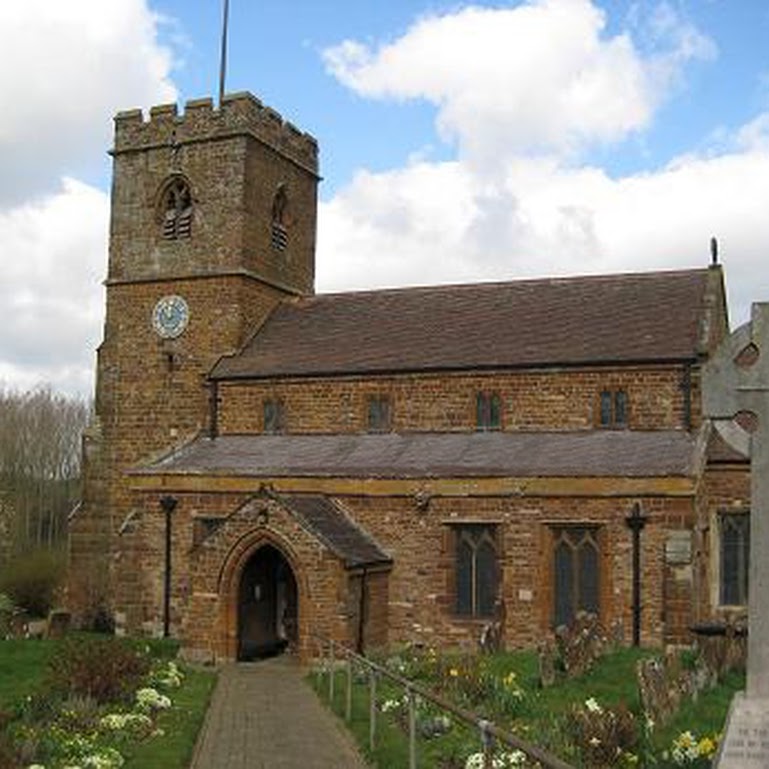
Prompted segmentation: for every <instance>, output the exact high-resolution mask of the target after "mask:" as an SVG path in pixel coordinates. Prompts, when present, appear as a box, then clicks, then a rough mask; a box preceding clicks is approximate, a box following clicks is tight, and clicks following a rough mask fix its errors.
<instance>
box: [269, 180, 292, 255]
mask: <svg viewBox="0 0 769 769" xmlns="http://www.w3.org/2000/svg"><path fill="white" fill-rule="evenodd" d="M287 208H288V195H287V193H286V185H285V184H279V185H278V189H277V191H276V192H275V197H274V198H273V200H272V228H271V236H270V242H271V243H272V247H273V248H274V249H275V250H276V251H285V250H286V249H287V248H288V227H287V219H288V216H287V213H286V210H287Z"/></svg>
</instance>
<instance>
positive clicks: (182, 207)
mask: <svg viewBox="0 0 769 769" xmlns="http://www.w3.org/2000/svg"><path fill="white" fill-rule="evenodd" d="M160 211H161V217H162V234H163V238H164V239H165V240H181V239H182V238H189V237H190V236H191V235H192V193H191V191H190V186H189V184H187V182H186V180H185V179H183V178H182V177H180V176H177V177H174V178H173V179H171V181H170V182H168V184H167V185H166V187H165V190H164V191H163V194H162V196H161V201H160Z"/></svg>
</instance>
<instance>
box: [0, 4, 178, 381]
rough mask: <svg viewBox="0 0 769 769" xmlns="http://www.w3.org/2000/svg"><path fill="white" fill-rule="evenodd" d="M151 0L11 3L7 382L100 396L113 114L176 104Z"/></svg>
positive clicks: (1, 77)
mask: <svg viewBox="0 0 769 769" xmlns="http://www.w3.org/2000/svg"><path fill="white" fill-rule="evenodd" d="M159 23H160V20H159V18H158V17H157V16H156V15H155V14H153V13H152V12H151V11H150V10H149V8H148V7H147V3H146V1H145V0H109V2H104V0H67V2H53V1H52V0H24V2H2V3H0V98H1V99H2V103H3V107H4V108H3V112H2V115H0V168H2V169H3V172H2V175H0V306H2V307H3V309H4V318H3V324H2V325H1V326H0V383H2V384H5V385H6V386H11V387H22V388H26V387H31V386H34V385H36V384H38V383H41V382H49V383H51V385H52V386H53V387H54V388H56V389H60V390H66V391H70V392H80V393H84V394H89V393H90V390H91V385H92V378H93V370H94V357H93V356H94V350H95V347H96V345H97V343H98V341H99V337H100V334H101V323H100V321H101V317H102V313H103V298H102V292H101V281H102V280H103V278H104V273H105V270H106V245H107V220H108V201H107V196H106V195H105V194H104V193H103V192H101V191H99V190H97V189H95V188H93V187H91V186H88V185H86V184H84V183H82V182H80V181H77V178H78V177H79V178H81V179H82V178H90V177H95V176H98V175H100V174H101V173H102V171H103V170H104V169H105V166H106V163H105V160H106V150H107V148H108V147H109V146H110V142H111V132H112V115H113V114H114V113H115V112H116V111H117V110H118V109H123V108H125V107H127V106H147V105H149V104H156V103H159V102H164V101H173V100H175V98H176V90H175V87H174V85H173V83H172V82H171V80H170V70H171V66H172V58H171V53H170V52H169V51H168V50H166V49H164V48H162V47H160V46H159V45H158V43H157V26H158V24H159Z"/></svg>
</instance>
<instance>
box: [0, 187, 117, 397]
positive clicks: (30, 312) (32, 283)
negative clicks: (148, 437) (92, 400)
mask: <svg viewBox="0 0 769 769" xmlns="http://www.w3.org/2000/svg"><path fill="white" fill-rule="evenodd" d="M108 218H109V202H108V199H107V196H106V194H105V193H103V192H101V191H100V190H97V189H95V188H93V187H90V186H88V185H85V184H82V183H81V182H77V181H75V180H73V179H65V180H64V183H63V187H62V188H61V189H60V190H59V191H58V192H56V193H55V194H53V195H50V196H47V197H45V198H44V199H42V200H41V201H38V202H34V203H28V204H24V205H21V206H18V207H15V208H13V209H11V210H9V211H6V212H4V213H0V242H2V252H3V254H4V257H3V260H2V263H0V306H2V307H3V308H4V317H3V323H2V324H1V325H0V350H2V351H3V355H2V360H0V382H2V381H3V380H4V381H5V382H7V383H17V384H18V386H23V387H30V386H33V385H35V384H38V383H43V382H49V383H50V384H51V385H52V386H53V387H54V388H56V389H58V390H66V391H70V392H88V390H89V383H90V381H91V378H92V372H93V369H94V363H95V361H94V357H93V356H94V351H95V348H96V345H97V344H98V341H99V339H98V334H99V332H100V330H101V328H100V320H101V317H102V312H103V292H102V289H101V281H102V279H103V277H104V270H105V264H106V243H107V223H108Z"/></svg>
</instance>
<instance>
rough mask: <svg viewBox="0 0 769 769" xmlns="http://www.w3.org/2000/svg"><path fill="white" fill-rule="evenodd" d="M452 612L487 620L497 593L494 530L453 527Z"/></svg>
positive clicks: (488, 528) (497, 580) (484, 525)
mask: <svg viewBox="0 0 769 769" xmlns="http://www.w3.org/2000/svg"><path fill="white" fill-rule="evenodd" d="M456 543H457V544H456V557H455V569H456V612H457V614H459V615H461V616H465V617H490V616H492V615H493V614H494V602H495V601H496V599H497V593H498V591H499V562H498V561H499V559H498V555H497V543H496V527H495V526H493V525H488V524H465V525H462V526H457V527H456Z"/></svg>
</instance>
